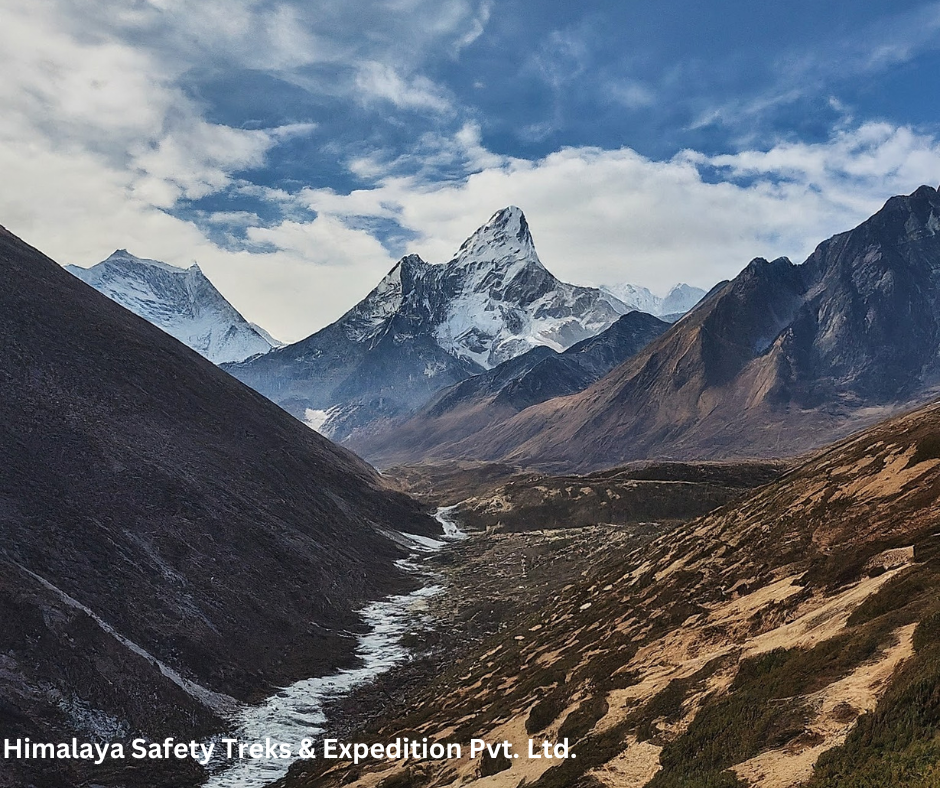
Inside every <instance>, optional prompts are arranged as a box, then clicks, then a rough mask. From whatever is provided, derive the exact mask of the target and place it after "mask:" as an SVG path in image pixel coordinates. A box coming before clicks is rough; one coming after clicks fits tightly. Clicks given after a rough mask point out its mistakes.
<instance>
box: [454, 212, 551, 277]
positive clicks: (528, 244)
mask: <svg viewBox="0 0 940 788" xmlns="http://www.w3.org/2000/svg"><path fill="white" fill-rule="evenodd" d="M520 259H524V260H526V261H528V262H534V263H537V264H539V265H541V263H540V262H539V259H538V255H537V254H536V253H535V243H534V242H533V240H532V234H531V233H530V232H529V223H528V222H527V221H526V218H525V214H524V213H523V212H522V210H521V209H520V208H517V207H516V206H515V205H510V206H508V207H506V208H503V209H502V210H500V211H497V212H496V213H494V214H493V215H492V216H491V217H490V219H489V221H488V222H487V223H486V224H484V225H483V226H482V227H480V228H479V229H478V230H477V231H476V232H475V233H473V235H471V236H470V237H469V238H468V239H467V240H466V241H464V242H463V244H462V245H461V247H460V249H459V250H458V252H457V257H456V258H455V261H457V262H464V263H467V262H497V263H504V262H510V261H518V260H520Z"/></svg>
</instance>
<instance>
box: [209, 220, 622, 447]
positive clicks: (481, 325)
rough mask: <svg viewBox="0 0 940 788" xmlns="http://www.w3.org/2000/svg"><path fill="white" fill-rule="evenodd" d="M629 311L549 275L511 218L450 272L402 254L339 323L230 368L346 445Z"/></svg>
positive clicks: (476, 238) (497, 223) (476, 242)
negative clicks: (383, 422) (454, 388)
mask: <svg viewBox="0 0 940 788" xmlns="http://www.w3.org/2000/svg"><path fill="white" fill-rule="evenodd" d="M626 311H627V307H626V306H625V305H624V304H622V303H621V302H620V301H618V300H617V299H616V298H615V297H613V296H611V295H609V294H606V293H603V292H601V291H600V290H597V289H594V288H590V287H578V286H576V285H570V284H566V283H564V282H561V281H559V280H558V279H556V278H555V277H554V276H553V275H552V274H551V273H549V271H548V270H546V269H545V267H544V266H543V265H542V263H541V261H540V260H539V258H538V255H537V254H536V251H535V245H534V243H533V241H532V236H531V234H530V232H529V226H528V223H527V222H526V219H525V216H524V215H523V214H522V211H520V210H519V209H518V208H514V207H510V208H505V209H503V210H502V211H499V212H498V213H496V214H494V215H493V217H492V218H491V219H490V220H489V221H488V222H487V223H486V224H485V225H484V226H483V227H481V228H480V229H479V230H477V231H476V232H475V233H474V234H473V235H472V236H470V238H468V239H467V240H466V241H465V242H464V243H463V245H462V246H461V247H460V249H459V251H458V252H457V254H456V256H455V257H454V258H453V259H452V260H451V261H450V262H448V263H445V264H442V265H431V264H429V263H426V262H424V261H423V260H422V259H421V258H420V257H418V256H417V255H409V256H408V257H405V258H403V259H402V260H401V261H399V263H398V264H397V265H396V266H395V267H394V268H393V269H392V270H391V271H390V272H389V273H388V275H387V276H386V277H385V278H384V279H383V280H382V281H381V282H380V283H379V284H378V286H377V287H376V288H375V289H374V290H373V291H372V292H371V293H370V294H369V295H368V296H367V297H366V298H365V299H363V301H361V302H360V303H359V304H357V305H356V306H355V307H353V308H352V309H351V310H350V311H349V312H347V313H346V314H345V315H344V316H343V317H341V318H340V319H339V320H338V321H337V322H336V323H333V324H332V325H330V326H328V327H327V328H324V329H323V330H322V331H319V332H317V333H316V334H314V335H313V336H310V337H308V338H307V339H304V340H301V341H300V342H297V343H295V344H293V345H289V346H287V347H283V348H280V349H277V350H276V351H274V352H273V353H270V354H267V355H266V356H264V357H262V358H256V359H251V360H249V361H247V362H245V363H242V364H232V365H228V366H226V369H227V370H228V371H229V372H231V373H232V374H233V375H235V377H237V378H239V379H240V380H242V381H244V382H245V383H247V384H248V385H250V386H252V388H254V389H256V390H257V391H260V392H261V393H262V394H264V395H265V396H267V397H269V398H271V399H272V400H274V401H275V402H277V403H278V404H279V405H281V406H282V407H284V408H285V409H286V410H288V411H289V412H291V413H293V414H294V415H296V416H297V417H298V418H300V419H303V420H306V421H307V422H308V423H309V424H311V426H314V427H316V428H317V429H319V430H320V431H321V432H323V433H324V434H326V435H328V436H330V437H332V438H334V439H336V440H344V439H345V438H347V437H348V436H349V435H350V434H351V433H352V432H353V431H354V430H356V429H358V428H362V427H366V426H368V425H370V424H372V423H373V422H375V421H377V420H379V419H387V418H393V417H397V416H400V415H402V414H405V413H408V412H409V411H411V410H414V409H415V408H418V407H420V406H421V405H423V404H424V403H426V402H427V401H428V400H429V399H430V397H431V396H432V395H433V394H434V393H436V392H437V391H440V390H441V389H443V388H446V387H448V386H451V385H453V384H454V383H457V382H459V381H461V380H464V379H465V378H468V377H470V376H472V375H476V374H478V373H480V372H483V371H484V370H486V369H490V368H492V367H495V366H497V365H499V364H501V363H502V362H504V361H507V360H509V359H512V358H516V357H517V356H520V355H522V354H524V353H526V352H527V351H529V350H531V349H533V348H535V347H548V348H551V349H552V350H555V351H562V350H564V349H566V348H568V347H570V346H571V345H573V344H574V343H576V342H579V341H580V340H582V339H586V338H588V337H591V336H594V335H595V334H597V333H599V332H600V331H603V330H604V329H606V328H607V327H609V326H610V325H611V324H612V323H613V322H614V321H615V320H616V319H617V318H618V317H619V316H620V315H621V314H623V313H624V312H626Z"/></svg>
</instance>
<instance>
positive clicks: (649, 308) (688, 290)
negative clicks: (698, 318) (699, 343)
mask: <svg viewBox="0 0 940 788" xmlns="http://www.w3.org/2000/svg"><path fill="white" fill-rule="evenodd" d="M601 290H603V291H604V292H605V293H610V294H611V295H612V296H614V297H616V298H617V299H618V300H619V301H621V302H622V303H624V304H626V305H627V306H628V307H629V308H630V309H635V310H637V311H638V312H646V313H647V314H650V315H656V316H657V317H661V318H663V319H665V320H669V321H670V322H672V321H674V320H678V319H679V318H680V317H682V315H684V314H685V313H686V312H688V311H689V310H690V309H691V308H692V307H693V306H695V305H696V304H697V303H698V302H699V301H701V300H702V299H703V298H704V297H705V291H704V290H702V289H701V288H700V287H692V286H691V285H687V284H684V283H680V284H677V285H676V286H675V287H673V288H672V289H671V290H670V291H669V292H668V293H667V294H666V295H665V297H660V296H658V295H654V294H653V293H651V292H650V291H649V290H648V289H647V288H645V287H640V286H638V285H633V284H629V283H622V284H618V285H611V286H608V285H601Z"/></svg>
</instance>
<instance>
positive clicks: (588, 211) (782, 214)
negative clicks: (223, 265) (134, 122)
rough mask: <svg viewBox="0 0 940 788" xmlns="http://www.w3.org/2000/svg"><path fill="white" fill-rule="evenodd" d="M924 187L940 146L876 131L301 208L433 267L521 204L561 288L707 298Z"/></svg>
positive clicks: (539, 167)
mask: <svg viewBox="0 0 940 788" xmlns="http://www.w3.org/2000/svg"><path fill="white" fill-rule="evenodd" d="M716 176H720V177H716ZM925 180H926V181H927V182H928V183H937V182H940V143H938V141H937V140H936V139H935V138H933V137H932V136H929V135H923V134H918V133H916V132H915V131H913V130H912V129H909V128H905V127H900V128H896V127H892V126H890V125H888V124H883V123H873V124H865V125H862V126H859V127H857V128H855V129H853V130H843V131H840V132H838V133H836V134H835V135H834V136H833V137H832V138H831V139H830V140H829V141H828V142H826V143H819V144H805V143H802V144H801V143H784V144H780V145H777V146H775V147H773V148H771V149H769V150H765V151H743V152H740V153H737V154H733V155H719V156H707V155H705V154H702V153H697V152H694V151H684V152H682V153H681V154H679V155H677V156H675V157H673V158H672V159H670V160H667V161H655V160H651V159H648V158H645V157H643V156H641V155H640V154H638V153H636V152H635V151H633V150H630V149H629V148H623V149H620V150H602V149H598V148H567V149H563V150H560V151H557V152H555V153H552V154H551V155H549V156H546V157H544V158H542V159H540V160H537V161H526V160H521V159H511V158H506V159H504V160H503V161H502V162H501V163H499V164H497V165H494V166H490V167H486V168H482V169H480V170H479V171H476V172H474V173H472V174H471V175H469V176H468V177H466V178H463V179H460V180H458V181H452V182H448V183H428V182H425V181H422V180H420V179H417V178H409V177H388V178H385V179H383V180H381V181H379V183H378V184H377V185H376V187H375V188H372V189H363V190H358V191H355V192H353V193H351V194H349V195H338V194H335V193H333V192H330V191H328V190H319V191H308V192H306V193H305V195H304V198H305V199H306V200H307V201H308V204H309V206H310V207H311V208H313V209H314V210H316V211H318V212H319V214H320V217H321V218H322V217H325V216H334V217H337V218H339V219H340V220H343V218H344V217H351V216H375V217H383V218H385V219H394V220H395V221H397V222H399V223H400V224H401V226H402V227H404V228H406V229H407V230H409V231H410V232H411V233H413V235H414V236H415V239H414V240H413V241H411V242H410V243H409V246H408V249H407V251H409V252H415V253H418V254H420V255H422V256H423V257H425V259H428V260H430V261H432V262H441V261H445V260H448V259H449V258H450V257H451V256H452V255H453V253H454V251H455V250H456V249H457V248H458V246H459V244H460V243H461V241H463V239H464V238H465V237H466V236H467V235H469V234H470V233H471V232H472V231H473V230H474V229H475V228H476V226H478V225H479V224H481V223H482V222H483V221H485V220H486V218H488V217H489V215H490V214H491V213H493V212H494V211H495V210H498V209H499V208H501V207H503V206H505V205H508V204H516V205H519V206H520V207H522V208H523V210H524V211H525V212H526V215H527V216H528V218H529V222H530V225H531V227H532V229H533V233H534V235H535V240H536V245H537V248H538V250H539V253H540V256H541V258H542V260H543V262H544V263H545V264H546V265H547V266H548V268H549V269H550V270H552V271H553V272H554V273H555V274H556V275H558V276H560V277H562V278H564V279H567V280H569V281H575V282H581V283H594V284H599V283H614V282H620V281H631V282H635V283H638V284H642V285H646V286H650V287H652V288H653V289H657V290H660V291H663V290H664V289H666V288H668V287H669V286H671V285H672V284H675V283H676V282H677V281H686V282H689V283H691V284H695V285H699V286H702V287H709V286H711V285H712V284H714V283H715V282H716V281H718V280H720V279H722V278H727V277H731V276H734V275H735V274H736V273H737V272H738V271H739V270H740V269H741V268H743V267H744V266H745V265H746V264H747V262H748V261H749V260H750V259H752V258H753V257H756V256H765V257H776V256H779V255H788V256H790V257H791V258H792V259H794V260H795V261H801V260H802V259H803V258H805V257H806V256H807V255H808V254H809V253H810V252H811V251H812V249H813V247H814V246H815V245H816V244H817V243H818V242H820V241H822V240H824V239H825V238H827V237H829V236H830V235H832V234H834V233H836V232H840V231H843V230H847V229H849V228H850V227H852V226H854V225H855V224H857V223H859V222H860V221H862V220H864V219H865V218H867V217H868V216H869V215H871V214H872V213H874V212H875V211H876V210H877V209H878V208H879V207H880V206H881V204H882V203H883V202H884V201H885V199H887V197H889V196H891V195H892V194H895V193H902V192H909V191H912V190H913V189H914V188H916V187H917V186H918V185H920V184H921V183H922V182H923V181H925ZM275 235H276V233H275Z"/></svg>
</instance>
